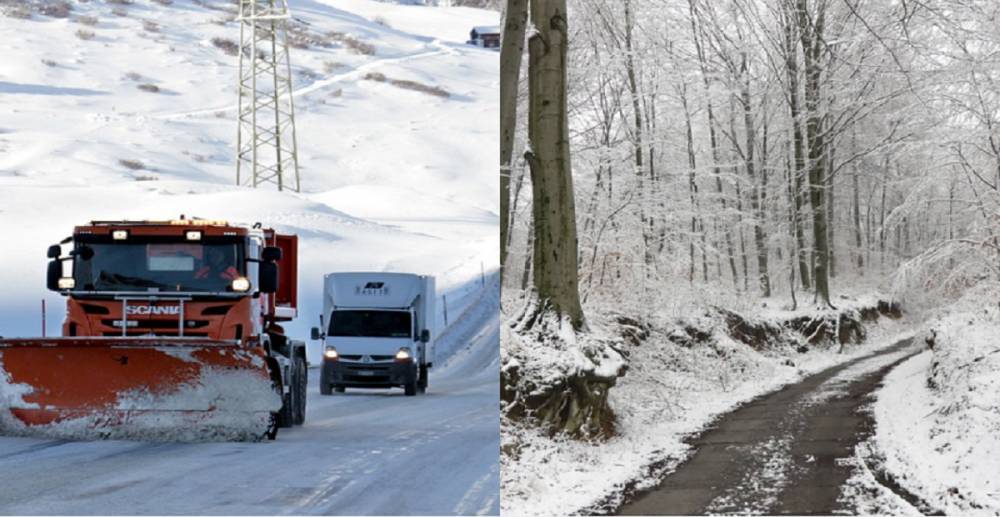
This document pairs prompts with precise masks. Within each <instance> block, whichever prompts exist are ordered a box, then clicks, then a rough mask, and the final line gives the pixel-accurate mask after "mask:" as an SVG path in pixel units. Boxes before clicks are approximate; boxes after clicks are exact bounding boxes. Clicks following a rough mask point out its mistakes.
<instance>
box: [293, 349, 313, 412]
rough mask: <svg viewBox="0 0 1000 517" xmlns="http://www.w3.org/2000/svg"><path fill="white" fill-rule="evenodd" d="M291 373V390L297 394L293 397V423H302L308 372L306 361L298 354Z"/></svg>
mask: <svg viewBox="0 0 1000 517" xmlns="http://www.w3.org/2000/svg"><path fill="white" fill-rule="evenodd" d="M294 372H295V373H294V374H293V375H292V381H293V382H294V384H293V385H292V390H293V391H294V392H295V394H296V395H297V396H296V397H295V399H296V403H295V405H294V407H295V425H302V424H304V423H305V421H306V399H307V398H308V396H307V395H308V393H307V391H308V389H307V387H308V379H309V377H308V375H309V372H308V370H306V362H305V360H304V359H302V358H301V357H299V356H296V357H295V369H294Z"/></svg>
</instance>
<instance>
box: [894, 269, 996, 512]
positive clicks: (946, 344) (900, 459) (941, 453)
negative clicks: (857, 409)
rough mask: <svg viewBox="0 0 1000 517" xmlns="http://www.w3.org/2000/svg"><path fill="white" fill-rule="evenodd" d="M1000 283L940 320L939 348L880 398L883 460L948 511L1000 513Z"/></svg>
mask: <svg viewBox="0 0 1000 517" xmlns="http://www.w3.org/2000/svg"><path fill="white" fill-rule="evenodd" d="M998 287H1000V286H997V285H996V284H989V285H983V286H979V287H977V288H975V289H973V290H972V291H970V292H969V293H968V294H967V295H966V296H965V297H963V298H962V299H961V300H960V301H958V302H957V303H956V304H955V305H954V306H952V307H951V308H950V309H949V310H947V311H946V312H945V313H944V314H942V315H941V316H940V317H938V318H937V320H936V321H934V322H933V326H932V330H931V333H929V334H928V336H927V337H928V338H932V339H933V345H932V350H931V351H928V352H925V353H923V354H921V355H919V356H916V357H914V358H912V359H910V360H908V361H906V362H905V363H903V364H902V365H900V366H899V367H898V368H896V369H895V370H894V371H893V372H892V373H890V374H889V375H888V376H887V377H886V379H885V387H884V388H883V389H882V390H881V391H880V392H879V395H878V401H877V402H876V403H875V407H874V413H875V418H876V425H877V429H876V433H875V438H874V446H875V447H874V448H875V451H874V453H875V455H876V457H880V458H879V459H881V460H882V462H883V465H882V466H883V467H884V469H885V471H886V472H887V473H888V474H889V475H890V477H891V478H892V480H893V481H895V482H896V483H898V484H899V486H900V487H902V488H903V489H904V490H906V491H909V492H910V493H911V494H913V495H915V496H917V497H918V498H920V499H922V501H923V503H925V504H926V506H928V507H929V508H928V509H930V510H936V511H940V512H944V513H946V514H966V515H968V514H981V515H997V514H1000V479H998V477H997V474H998V473H1000V308H998V307H997V306H996V305H992V304H989V305H987V304H985V303H983V302H984V300H995V297H996V292H997V289H998Z"/></svg>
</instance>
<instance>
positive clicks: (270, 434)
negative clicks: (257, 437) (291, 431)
mask: <svg viewBox="0 0 1000 517" xmlns="http://www.w3.org/2000/svg"><path fill="white" fill-rule="evenodd" d="M264 437H265V438H267V439H268V440H274V439H275V438H277V437H278V414H277V413H271V421H270V422H269V423H268V424H267V431H265V432H264Z"/></svg>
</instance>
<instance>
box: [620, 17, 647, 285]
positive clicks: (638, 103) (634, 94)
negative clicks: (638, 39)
mask: <svg viewBox="0 0 1000 517" xmlns="http://www.w3.org/2000/svg"><path fill="white" fill-rule="evenodd" d="M622 1H623V4H622V5H623V7H624V9H625V75H626V78H627V79H628V91H629V94H630V95H631V98H632V122H633V127H632V130H633V131H634V133H635V134H634V135H633V141H632V147H633V149H632V150H633V153H635V174H636V180H637V181H638V183H639V184H638V188H637V189H636V191H637V192H638V193H639V224H640V226H641V230H642V257H643V265H644V267H643V276H644V277H645V276H648V275H649V268H650V265H651V264H652V262H653V255H652V250H651V249H650V248H651V245H650V242H649V241H650V238H651V235H650V233H649V229H648V228H647V221H646V219H647V218H649V217H650V216H649V214H647V207H646V199H647V198H648V197H649V192H647V190H646V188H645V186H644V184H645V181H644V178H643V175H644V174H645V172H644V170H643V154H642V152H643V150H642V148H643V138H642V133H643V123H642V100H641V99H640V94H639V81H638V79H637V75H636V71H635V50H634V49H633V41H632V26H633V24H634V23H635V20H634V17H633V15H632V0H622Z"/></svg>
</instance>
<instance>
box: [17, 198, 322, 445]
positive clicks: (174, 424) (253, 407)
mask: <svg viewBox="0 0 1000 517" xmlns="http://www.w3.org/2000/svg"><path fill="white" fill-rule="evenodd" d="M297 247H298V239H297V237H296V236H294V235H280V234H277V233H275V232H274V230H270V229H266V228H261V227H260V225H259V224H257V225H255V226H254V227H252V228H248V227H244V226H238V225H231V224H229V223H227V222H225V221H207V220H201V219H185V218H184V217H183V216H182V217H181V218H180V219H177V220H172V221H94V222H91V223H90V224H87V225H84V226H78V227H76V229H75V230H74V232H73V236H72V237H70V238H67V239H66V240H64V241H62V243H61V244H57V245H53V246H51V247H50V248H49V250H48V256H49V259H51V262H49V267H48V288H49V289H51V290H54V291H58V292H60V293H62V294H63V295H64V296H66V298H67V307H66V318H65V321H64V323H63V337H59V338H39V339H7V340H0V369H2V372H0V405H2V406H3V407H0V432H4V433H6V434H16V435H43V436H53V437H63V438H65V437H69V438H84V439H92V438H95V437H96V438H130V439H152V440H181V441H200V440H220V439H221V440H260V439H263V438H269V439H274V437H275V436H276V434H277V430H278V428H279V427H289V426H292V425H295V424H301V423H302V422H303V421H304V420H305V409H306V408H305V404H306V384H307V379H306V375H307V374H306V372H307V370H306V355H305V344H304V343H303V342H301V341H294V340H291V339H289V338H288V337H287V336H286V335H285V333H284V330H283V329H282V327H281V326H280V322H282V321H289V320H291V319H293V318H294V317H295V316H296V315H297V308H296V295H297V293H296V286H297V268H296V265H297V264H296V261H297V260H296V259H297V251H298V250H297Z"/></svg>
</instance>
